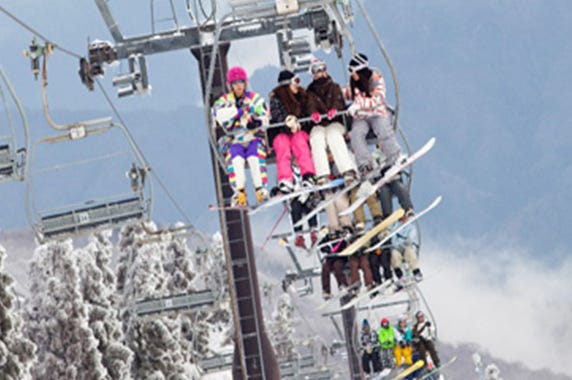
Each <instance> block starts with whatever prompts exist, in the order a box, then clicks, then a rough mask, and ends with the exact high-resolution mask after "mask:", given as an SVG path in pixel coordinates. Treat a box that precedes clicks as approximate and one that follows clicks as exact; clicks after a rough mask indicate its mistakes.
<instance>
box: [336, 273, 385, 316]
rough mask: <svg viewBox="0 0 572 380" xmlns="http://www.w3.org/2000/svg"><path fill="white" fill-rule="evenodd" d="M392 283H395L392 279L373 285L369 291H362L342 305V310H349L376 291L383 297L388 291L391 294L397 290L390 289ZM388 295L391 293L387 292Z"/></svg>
mask: <svg viewBox="0 0 572 380" xmlns="http://www.w3.org/2000/svg"><path fill="white" fill-rule="evenodd" d="M391 285H393V282H392V281H391V280H388V281H385V282H384V283H383V284H381V285H378V286H375V287H373V288H372V289H370V290H368V291H367V292H364V293H360V294H358V295H357V296H355V297H354V298H353V299H352V300H351V301H350V302H348V303H346V304H345V305H344V306H342V308H341V310H348V309H349V308H351V307H353V306H355V305H356V304H358V303H359V302H360V301H361V300H363V299H367V298H369V297H372V296H373V295H374V294H375V293H376V292H379V293H381V296H382V297H383V296H385V295H386V292H390V293H391V294H393V293H395V292H391V289H390V287H391ZM387 295H389V294H387Z"/></svg>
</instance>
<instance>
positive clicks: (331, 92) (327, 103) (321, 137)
mask: <svg viewBox="0 0 572 380" xmlns="http://www.w3.org/2000/svg"><path fill="white" fill-rule="evenodd" d="M310 73H311V74H312V79H313V80H312V83H310V85H309V86H308V93H309V94H310V96H313V97H315V103H316V108H317V109H316V111H315V112H314V113H313V114H312V115H311V116H312V119H313V121H314V122H315V123H316V124H315V125H314V126H312V128H311V130H310V146H311V148H312V158H313V160H314V165H315V167H316V176H317V177H318V182H322V183H325V182H327V181H328V177H329V176H330V173H331V170H330V164H329V162H328V155H327V149H329V150H330V152H332V155H333V157H334V162H335V163H336V167H337V168H338V170H339V171H340V173H341V174H342V175H343V176H344V179H346V180H348V181H352V180H355V179H356V174H357V168H356V164H355V161H354V160H353V158H352V157H351V155H350V152H349V149H348V146H347V144H346V140H345V138H344V135H345V133H346V128H345V126H344V125H343V124H342V122H343V120H342V118H341V117H340V116H339V115H338V113H339V112H340V111H344V110H345V109H346V102H345V101H344V95H343V93H342V89H341V88H340V86H339V85H338V84H337V83H336V82H334V81H333V80H332V77H330V75H329V74H328V68H327V66H326V63H325V62H324V61H321V60H319V59H315V58H314V59H313V60H312V62H311V64H310ZM321 115H327V116H326V117H324V118H322V116H321Z"/></svg>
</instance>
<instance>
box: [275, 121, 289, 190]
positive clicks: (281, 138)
mask: <svg viewBox="0 0 572 380" xmlns="http://www.w3.org/2000/svg"><path fill="white" fill-rule="evenodd" d="M272 148H273V149H274V153H275V155H276V173H277V176H278V189H279V190H280V191H281V192H282V193H291V192H292V191H294V174H293V172H292V135H290V134H288V133H286V132H282V133H280V134H279V135H278V136H276V137H275V138H274V142H273V143H272Z"/></svg>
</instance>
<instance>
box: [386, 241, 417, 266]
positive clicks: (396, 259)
mask: <svg viewBox="0 0 572 380" xmlns="http://www.w3.org/2000/svg"><path fill="white" fill-rule="evenodd" d="M403 260H405V262H406V263H407V265H409V270H412V271H413V270H415V269H419V260H418V259H417V254H416V253H415V250H414V249H413V247H411V246H407V247H405V248H403V249H401V250H399V249H396V248H393V249H392V250H391V267H392V268H393V269H396V268H399V269H402V266H403Z"/></svg>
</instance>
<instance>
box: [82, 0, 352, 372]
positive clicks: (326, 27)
mask: <svg viewBox="0 0 572 380" xmlns="http://www.w3.org/2000/svg"><path fill="white" fill-rule="evenodd" d="M169 1H170V4H171V7H172V6H173V2H172V0H169ZM204 1H205V2H206V0H204ZM95 2H96V4H97V7H98V9H99V11H100V13H101V15H102V17H103V19H104V21H105V23H106V25H107V27H108V29H109V31H110V33H111V35H112V37H113V39H114V43H113V44H110V43H107V42H102V41H97V42H95V41H94V42H93V43H92V44H90V46H89V57H88V60H81V61H80V66H81V67H80V75H81V76H82V81H83V82H84V83H85V84H86V85H87V86H88V87H89V88H91V89H93V80H94V77H95V76H96V75H101V74H103V73H104V68H103V66H104V63H108V64H109V63H112V62H114V61H117V60H121V59H127V60H128V62H129V69H130V73H128V74H126V75H122V76H120V77H116V78H114V80H113V83H114V85H118V86H121V87H120V88H119V91H118V95H119V96H120V97H121V96H126V95H131V94H133V93H142V92H145V91H146V90H147V89H148V88H149V80H148V75H147V68H146V63H145V62H146V61H145V56H147V55H150V54H158V53H164V52H168V51H173V50H181V49H188V50H189V51H190V52H191V53H192V54H193V56H194V57H195V58H196V59H197V60H198V63H199V72H200V78H201V84H202V89H203V98H204V104H205V115H206V118H207V123H208V129H209V132H208V133H209V136H212V131H211V128H210V126H211V125H212V120H211V116H210V106H211V105H212V103H213V101H214V100H215V99H216V98H217V97H218V96H220V95H221V94H223V93H224V92H225V91H226V88H225V74H226V71H227V68H228V67H227V66H228V64H227V53H228V50H229V48H230V46H231V42H232V41H236V40H242V39H247V38H253V37H260V36H268V35H272V36H276V39H277V44H278V49H279V53H280V61H281V65H282V66H283V67H286V68H288V69H291V70H293V71H295V72H298V71H305V70H307V68H308V65H309V63H310V53H311V43H310V42H309V41H307V39H308V35H310V33H308V31H310V32H312V33H313V38H314V43H315V44H316V45H318V46H322V47H325V48H335V49H336V51H337V52H338V55H339V56H341V49H342V35H344V36H345V37H346V39H347V41H349V44H350V46H351V47H352V50H353V40H352V38H351V35H350V34H349V32H348V31H347V28H346V26H345V25H346V22H345V20H344V19H343V16H342V12H344V11H347V9H348V8H347V7H348V5H347V3H348V2H347V1H338V0H328V1H325V0H229V1H228V3H229V5H230V12H229V13H228V14H227V15H225V16H224V17H222V18H220V19H217V18H216V14H215V12H214V9H213V17H208V18H206V19H205V20H204V22H201V23H199V22H198V19H197V18H196V17H195V14H194V12H193V9H192V4H191V2H190V1H189V0H187V1H186V3H187V12H188V14H189V15H190V16H191V19H192V20H194V21H195V22H196V24H197V25H195V26H192V27H180V26H179V23H178V21H177V18H176V15H175V12H174V11H173V17H172V18H171V21H172V22H173V24H174V25H175V28H174V29H171V30H168V31H162V32H155V28H154V27H153V32H152V33H151V34H147V35H140V36H135V37H126V36H124V35H123V34H122V33H121V31H120V28H119V26H118V24H117V23H116V21H115V19H114V17H113V15H112V13H111V10H110V8H109V7H108V0H95ZM199 2H200V3H201V6H202V5H203V4H202V2H201V1H200V0H199ZM196 3H197V1H195V5H196ZM152 4H153V1H152ZM340 4H343V5H342V10H341V11H340V9H339V6H340ZM152 7H153V5H152ZM346 16H347V15H346ZM300 30H305V31H306V37H299V36H298V37H297V36H296V35H295V32H297V31H300ZM209 140H210V141H209V142H210V147H211V150H210V151H211V161H212V166H213V172H214V179H215V186H216V193H217V200H218V204H219V205H229V204H230V198H231V195H232V190H231V188H230V186H229V183H228V176H227V175H226V173H225V168H224V165H222V162H221V159H220V157H219V156H218V153H217V151H216V145H215V144H214V140H215V137H210V138H209ZM219 217H220V223H221V231H222V235H223V238H224V243H225V255H226V263H227V269H228V273H229V283H230V284H234V286H231V287H230V294H231V301H232V306H233V308H232V309H233V310H232V311H233V318H234V326H235V352H234V363H233V377H234V379H243V380H247V379H263V380H275V379H279V378H280V371H279V366H278V363H277V360H276V357H275V354H274V350H273V348H272V346H271V344H270V341H269V339H268V336H267V334H266V330H265V328H264V321H263V315H262V308H261V299H260V292H259V285H258V277H257V270H256V262H255V259H254V247H253V243H252V237H251V227H250V220H249V217H248V213H246V212H243V211H238V210H222V211H220V212H219ZM343 320H344V322H343V324H344V328H345V330H346V331H345V334H346V345H347V349H348V359H349V365H350V373H351V379H361V378H362V374H361V369H360V362H359V357H358V356H357V353H356V352H357V350H356V348H355V347H354V346H353V339H352V336H353V334H354V333H355V332H354V329H355V328H356V327H355V324H354V322H355V310H354V309H353V308H352V309H350V310H348V311H345V312H344V313H343Z"/></svg>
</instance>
